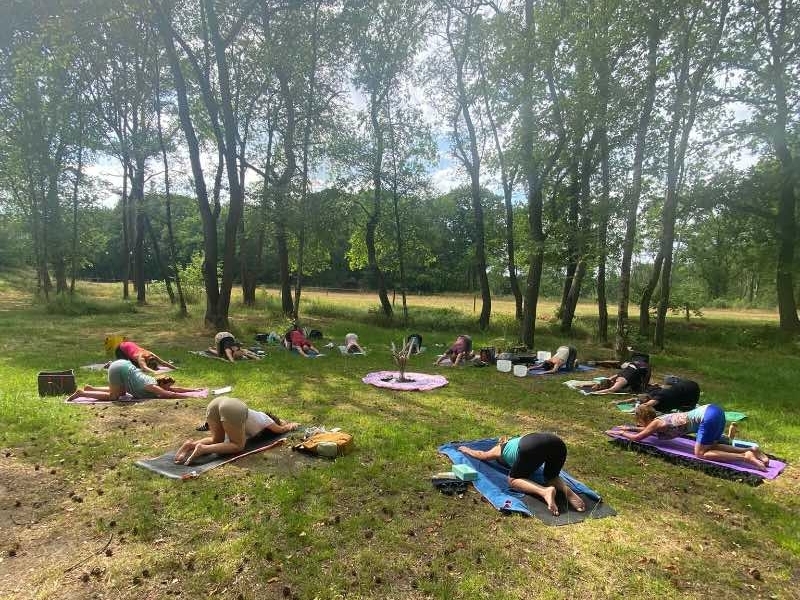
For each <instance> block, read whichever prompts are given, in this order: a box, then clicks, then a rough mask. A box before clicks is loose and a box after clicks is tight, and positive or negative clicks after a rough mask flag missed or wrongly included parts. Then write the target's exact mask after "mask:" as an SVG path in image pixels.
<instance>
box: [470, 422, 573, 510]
mask: <svg viewBox="0 0 800 600" xmlns="http://www.w3.org/2000/svg"><path fill="white" fill-rule="evenodd" d="M458 450H459V451H460V452H463V453H464V454H466V455H467V456H471V457H473V458H477V459H478V460H496V461H498V462H500V463H502V464H504V465H506V466H507V467H509V468H510V469H511V470H510V471H509V473H508V483H509V485H510V486H511V487H512V488H513V489H515V490H517V491H519V492H523V493H525V494H532V495H534V496H538V497H539V498H541V499H542V500H544V502H545V504H547V508H548V509H549V510H550V512H551V513H553V514H554V515H556V516H557V515H558V505H557V504H556V493H557V492H561V493H562V494H564V495H565V496H566V497H567V502H569V504H570V506H572V508H574V509H575V510H577V511H583V510H585V509H586V505H585V504H584V502H583V499H582V498H581V497H580V496H578V494H576V493H575V492H574V491H572V489H570V487H569V486H568V485H567V484H566V483H564V480H563V479H561V477H560V476H559V473H560V472H561V468H562V467H563V466H564V462H565V461H566V459H567V445H566V444H565V443H564V440H562V439H561V438H560V437H558V436H557V435H556V434H554V433H528V434H526V435H523V436H518V437H512V438H510V439H507V438H506V439H504V438H500V443H498V444H497V445H496V446H494V447H493V448H491V449H489V450H486V451H483V450H473V449H472V448H469V447H467V446H459V448H458ZM542 465H544V469H543V476H544V480H545V484H544V485H540V484H538V483H536V482H535V481H533V479H532V478H533V474H534V473H535V472H536V471H537V469H539V467H541V466H542Z"/></svg>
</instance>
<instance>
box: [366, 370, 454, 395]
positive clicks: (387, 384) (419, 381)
mask: <svg viewBox="0 0 800 600" xmlns="http://www.w3.org/2000/svg"><path fill="white" fill-rule="evenodd" d="M398 376H399V372H398V371H376V372H374V373H368V374H367V375H366V377H364V378H363V379H361V381H363V382H364V383H368V384H370V385H374V386H375V387H381V388H388V389H390V390H402V391H407V392H413V391H424V390H432V389H435V388H438V387H442V386H444V385H447V379H445V378H444V377H442V376H441V375H428V374H426V373H406V379H410V380H411V381H404V382H400V381H395V377H398Z"/></svg>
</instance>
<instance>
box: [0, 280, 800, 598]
mask: <svg viewBox="0 0 800 600" xmlns="http://www.w3.org/2000/svg"><path fill="white" fill-rule="evenodd" d="M119 291H120V290H119V288H118V286H108V285H89V284H82V285H81V292H82V300H81V301H80V302H79V303H76V304H77V306H74V307H72V306H69V305H60V306H59V307H58V309H57V310H55V309H54V308H53V307H50V308H48V307H46V306H44V305H42V304H40V303H36V302H32V301H31V297H30V295H29V294H28V293H27V292H26V291H25V290H24V289H22V288H20V286H19V284H18V282H14V281H9V280H8V278H3V277H2V276H0V349H1V350H2V351H1V352H0V377H1V378H2V379H1V381H2V384H0V598H1V599H12V598H13V599H28V598H123V599H143V598H145V599H155V598H169V597H178V598H234V599H238V598H241V599H246V600H249V599H256V598H258V599H263V598H298V599H303V600H305V599H312V598H319V599H338V598H348V599H362V598H363V599H367V598H392V599H400V600H410V599H422V598H442V599H445V598H447V599H449V598H464V599H473V598H491V599H492V600H498V599H505V598H509V599H510V598H622V597H625V598H656V597H658V598H668V599H670V598H707V597H724V598H739V597H749V598H798V597H800V594H798V591H797V590H798V589H800V561H798V555H800V533H798V527H797V524H796V519H797V515H798V514H800V500H798V493H797V492H798V489H799V488H798V483H800V472H799V471H798V469H797V467H796V466H795V465H796V463H797V462H798V460H799V459H800V450H799V449H798V446H797V439H798V436H800V415H799V414H798V398H797V387H796V386H797V384H798V376H797V373H798V372H799V370H800V352H798V350H800V348H799V347H798V341H797V340H796V339H785V338H784V337H782V336H781V335H779V334H778V332H777V327H776V324H775V322H776V317H775V315H774V314H769V313H752V314H751V313H731V312H725V311H714V312H711V311H708V312H706V313H705V316H704V317H703V318H702V319H692V320H691V321H690V322H689V323H686V322H684V321H683V320H682V319H681V318H679V317H675V318H671V319H670V320H669V321H668V336H667V337H668V346H667V348H666V350H665V351H664V352H661V353H658V354H655V355H654V356H653V361H654V364H655V371H656V372H655V379H656V380H660V379H661V378H662V377H663V376H664V375H665V374H668V373H669V374H678V375H682V376H685V377H688V378H692V379H695V380H696V381H698V382H699V383H700V385H701V388H702V389H703V400H704V401H714V402H717V403H719V404H722V405H723V406H724V407H725V408H726V409H729V410H738V411H742V412H745V413H747V414H748V418H747V419H746V420H745V421H744V422H743V423H742V427H741V433H740V436H741V437H745V438H748V439H755V440H758V441H759V442H761V443H762V445H763V447H764V448H765V450H767V451H768V452H770V453H772V454H774V455H777V456H780V457H781V458H783V459H785V460H786V461H787V462H788V463H789V466H788V468H787V470H786V471H785V472H784V473H783V474H782V475H781V476H780V477H778V478H777V479H776V480H774V481H771V482H767V483H765V484H763V485H761V486H759V487H750V486H747V485H744V484H742V483H738V482H733V481H728V480H723V479H718V478H714V477H711V476H709V475H706V474H704V473H701V472H698V471H694V470H690V469H687V468H683V467H679V466H676V465H672V464H669V463H667V462H664V461H662V460H660V459H658V458H656V457H651V456H647V455H640V454H636V453H633V452H628V451H624V450H621V449H618V448H617V447H616V446H614V445H612V444H609V442H608V441H607V440H606V437H605V435H604V434H603V431H604V430H605V429H607V428H608V427H610V426H612V425H615V424H619V423H622V422H625V417H624V415H622V414H621V413H619V412H618V411H616V409H614V408H613V407H610V406H609V405H608V404H607V402H606V401H605V400H603V399H602V398H596V397H591V396H589V397H584V396H581V395H579V394H576V393H575V392H571V391H570V390H568V389H567V388H566V387H565V386H563V385H561V383H560V382H561V381H563V379H564V377H552V378H534V377H528V378H515V377H513V376H511V375H509V374H502V373H498V372H497V371H496V370H494V369H488V368H487V369H478V368H471V367H465V368H458V369H448V368H444V367H433V366H432V364H431V363H432V362H433V360H434V357H435V353H436V350H437V349H438V348H440V346H439V344H442V345H443V344H445V343H447V342H449V341H450V340H451V339H452V338H453V336H454V333H456V332H457V331H458V330H459V329H461V328H464V327H465V325H464V323H465V322H468V321H469V320H470V319H474V317H473V315H472V300H473V299H472V298H471V297H448V298H447V299H446V300H445V299H443V298H429V297H419V296H414V297H410V298H409V301H410V305H411V308H412V319H415V320H414V322H413V324H411V325H409V326H408V327H405V328H403V327H397V326H394V327H393V326H390V325H389V326H387V325H386V324H385V323H383V322H382V319H380V318H379V317H377V316H376V315H375V314H374V308H375V307H376V306H377V298H376V297H374V296H371V295H366V294H339V293H336V294H334V293H325V292H318V293H317V292H307V293H306V294H305V295H304V298H306V299H308V304H307V305H304V314H305V315H306V316H305V318H304V323H305V324H306V325H308V326H310V327H313V328H316V329H320V330H322V331H323V333H324V334H325V336H326V339H325V340H324V341H323V343H325V342H327V341H328V339H332V340H341V339H342V338H343V337H344V334H345V333H346V332H347V331H351V330H353V331H357V332H358V333H359V336H360V339H361V341H362V342H364V343H365V344H366V346H367V348H368V351H369V352H368V355H367V356H365V357H345V356H341V355H339V354H338V352H336V354H330V353H329V354H328V355H327V356H325V357H323V358H319V359H315V360H305V359H301V358H299V357H297V356H295V355H292V354H290V353H288V352H286V351H280V350H277V349H274V348H272V349H268V356H267V358H265V359H264V360H262V361H259V362H251V363H242V364H236V365H230V364H226V363H223V362H221V361H213V360H208V359H202V358H198V357H195V356H193V355H190V354H189V353H188V351H189V350H195V349H201V348H203V347H205V346H207V345H208V343H209V341H210V339H211V337H212V335H213V332H209V331H206V330H205V329H204V328H203V327H202V307H199V306H192V307H191V315H190V317H189V318H188V319H185V320H180V319H178V318H177V317H176V316H175V311H174V310H173V309H172V308H171V307H170V306H169V305H168V304H166V303H164V302H163V301H161V300H160V299H153V301H152V303H151V304H149V305H148V306H145V307H133V306H130V305H128V304H125V303H121V302H119V300H118V296H119ZM274 299H275V292H274V291H270V292H269V293H268V295H267V305H268V306H269V307H273V306H274V305H275V301H274ZM261 300H262V302H261V308H260V309H247V308H244V307H242V306H240V305H239V304H236V305H235V306H234V310H233V314H232V323H233V324H232V328H233V330H234V332H235V333H236V334H237V335H239V336H240V337H241V338H242V339H252V334H253V333H255V332H259V331H270V330H271V329H276V330H280V329H282V328H283V327H285V320H284V319H283V318H282V317H281V316H279V315H276V314H275V312H274V311H273V310H270V309H265V308H264V302H263V300H264V296H263V295H262V297H261ZM397 303H398V305H399V297H398V298H397ZM553 308H554V306H553V305H547V304H544V305H540V310H539V315H540V319H541V321H540V325H537V337H536V339H537V349H545V348H546V349H550V350H552V349H553V348H554V347H555V346H556V345H558V343H559V342H561V341H568V342H569V343H570V344H572V345H575V346H577V347H578V348H579V350H580V355H581V357H582V358H584V359H586V358H604V357H610V350H608V349H607V348H602V347H600V346H598V345H597V344H596V342H595V341H594V339H593V331H594V327H595V325H594V321H593V318H592V313H593V308H592V307H591V306H582V307H581V309H580V310H579V318H578V320H577V323H576V331H575V333H574V334H573V335H572V336H571V337H570V338H569V339H568V340H564V339H563V338H561V337H559V336H558V334H557V327H556V326H555V325H553V324H551V323H550V322H549V321H548V317H549V315H550V314H552V311H553ZM510 310H511V304H510V303H508V302H503V301H502V300H499V301H495V302H494V313H493V314H495V315H497V318H496V319H494V321H496V322H497V325H496V326H495V328H494V329H492V330H491V331H490V332H487V333H485V334H480V333H478V332H474V331H473V332H472V333H473V334H474V335H473V338H474V340H475V344H476V345H477V346H483V345H487V344H490V343H495V342H496V341H497V339H498V338H506V339H507V340H509V342H512V341H513V339H512V338H514V337H515V335H516V331H515V330H514V327H513V323H511V319H510V316H509V315H510ZM462 311H463V313H464V314H461V313H462ZM65 313H70V314H69V315H67V314H65ZM503 313H505V314H503ZM430 315H433V317H431V316H430ZM426 319H428V320H426ZM431 319H433V320H434V321H435V324H436V327H435V328H434V327H433V326H431V325H430V322H431ZM409 331H419V332H420V333H422V334H423V336H424V338H425V340H424V341H425V345H426V346H427V347H428V349H427V351H426V353H425V354H423V355H421V356H419V357H417V358H415V359H413V364H412V365H411V369H412V370H415V371H423V372H428V373H440V374H443V375H445V376H446V377H447V378H448V379H449V385H447V386H446V387H444V388H440V389H438V390H433V391H430V392H424V393H412V392H408V393H397V392H389V391H386V390H381V389H377V388H372V387H368V386H366V385H364V384H362V383H361V378H362V377H363V376H364V375H365V374H366V373H368V372H370V371H375V370H382V369H389V368H391V358H390V354H389V344H390V342H391V341H396V342H397V341H399V340H400V339H402V337H403V336H404V335H405V334H407V333H409ZM113 333H123V334H126V335H128V336H130V337H131V338H132V339H134V340H136V341H138V342H140V343H141V344H142V345H144V346H145V347H151V348H153V349H154V350H155V351H156V352H157V353H158V354H160V355H161V356H163V357H164V358H168V359H175V360H177V361H178V363H179V367H180V370H179V371H178V372H177V379H178V382H179V383H181V384H189V385H202V386H207V387H211V388H215V387H220V386H223V385H232V386H233V388H234V391H233V395H235V396H237V397H240V398H242V399H245V400H246V401H247V402H248V404H250V405H251V406H252V407H253V408H256V409H260V410H270V411H274V412H276V413H277V414H279V415H280V416H282V417H285V418H288V419H290V420H296V421H300V422H301V423H303V424H304V425H309V426H310V425H325V426H327V427H329V428H330V427H335V426H339V427H342V428H343V429H345V430H346V431H349V432H350V433H352V434H353V435H354V437H355V442H356V447H355V449H354V451H353V452H352V453H351V454H349V455H347V456H345V457H343V458H340V459H338V460H336V461H335V462H328V461H324V460H322V459H320V460H313V459H304V458H302V457H298V456H296V455H295V454H293V453H292V452H291V451H290V450H289V449H288V448H286V447H282V448H279V449H276V450H271V451H268V452H266V453H263V454H260V455H256V456H254V457H251V458H247V459H244V460H242V461H240V462H239V463H237V464H234V465H229V466H225V467H223V468H220V469H217V470H215V471H211V472H209V473H207V474H204V475H203V476H202V477H200V478H198V479H194V480H189V481H186V482H180V481H179V482H176V481H173V480H169V479H166V478H162V477H159V476H156V475H153V474H151V473H149V472H147V471H144V470H142V469H140V468H138V467H136V466H135V465H134V462H135V461H136V460H137V459H139V458H145V457H152V456H156V455H159V454H161V453H163V452H165V451H167V450H170V449H174V448H176V447H177V446H178V445H179V444H180V443H181V442H182V441H183V440H184V439H186V438H187V437H192V436H198V435H199V434H198V433H197V432H195V431H194V428H195V426H197V425H198V424H200V423H201V422H202V420H203V415H204V413H203V409H204V407H205V404H206V402H207V401H206V400H202V399H196V400H195V399H192V400H186V401H183V400H182V401H179V402H176V401H167V400H153V401H148V402H143V403H141V404H137V405H124V406H121V405H112V406H107V407H106V406H102V407H100V406H96V407H92V406H73V405H67V404H64V403H63V399H62V398H54V397H51V398H41V399H40V398H39V397H38V395H37V392H36V373H37V372H38V371H40V370H44V369H60V368H75V369H76V373H77V376H78V383H79V384H81V385H82V384H85V383H94V384H99V383H102V379H103V375H102V374H101V373H97V372H91V371H85V370H81V369H79V368H78V367H79V366H80V365H84V364H88V363H94V362H98V361H101V360H103V359H104V358H105V357H104V355H103V348H102V342H103V339H104V337H105V336H106V335H108V334H113ZM535 430H548V431H554V432H556V433H558V434H559V435H561V436H562V437H563V438H564V439H565V440H566V442H567V444H568V447H569V456H568V458H567V468H568V469H569V470H570V472H571V473H572V474H573V475H575V476H576V477H578V478H579V479H581V480H582V481H584V482H585V483H587V484H588V485H589V486H591V487H592V488H594V489H595V490H597V491H598V492H600V493H601V494H602V496H603V497H604V500H605V501H606V502H607V503H608V504H609V505H611V506H612V507H614V508H615V509H616V510H617V512H618V513H619V514H618V516H616V517H611V518H606V519H599V520H588V521H586V522H584V523H581V524H576V525H571V526H566V527H558V528H556V527H547V526H545V525H543V524H542V523H541V522H540V521H538V520H536V519H526V518H523V517H520V516H513V515H510V516H509V515H502V514H500V513H498V512H497V511H495V510H494V509H493V508H491V506H490V505H489V504H487V503H486V502H484V501H483V500H482V499H481V497H480V496H479V495H478V494H477V493H476V492H475V491H474V490H472V489H470V490H469V491H468V492H467V493H466V494H464V496H463V497H457V496H452V497H451V496H445V495H442V494H440V493H439V492H436V491H435V490H434V489H433V488H432V487H431V485H430V483H429V477H430V476H431V475H432V474H433V473H435V472H438V471H442V470H447V469H448V468H449V461H447V460H446V459H445V458H444V457H442V456H440V455H439V454H437V451H436V448H437V446H439V445H440V444H442V443H444V442H447V441H451V440H457V439H473V438H479V437H489V436H493V435H499V434H516V433H523V432H526V431H535Z"/></svg>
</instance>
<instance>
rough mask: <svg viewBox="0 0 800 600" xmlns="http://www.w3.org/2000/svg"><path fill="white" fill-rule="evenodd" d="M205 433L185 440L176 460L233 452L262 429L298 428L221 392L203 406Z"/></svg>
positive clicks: (184, 461) (177, 461)
mask: <svg viewBox="0 0 800 600" xmlns="http://www.w3.org/2000/svg"><path fill="white" fill-rule="evenodd" d="M206 422H207V423H208V430H209V434H210V435H208V436H206V437H204V438H202V439H199V440H186V441H185V442H184V443H183V445H182V446H181V447H180V448H179V449H178V451H177V452H176V453H175V462H176V463H184V464H187V465H188V464H191V462H192V461H193V460H194V459H195V458H197V457H199V456H203V455H204V454H234V453H236V452H241V451H242V450H243V449H244V446H245V444H246V443H247V440H248V438H251V437H254V436H257V435H259V434H260V433H263V432H264V430H268V431H271V432H273V433H286V432H288V431H293V430H295V429H297V428H298V427H299V426H300V425H299V424H297V423H284V422H283V421H281V420H280V419H278V418H277V417H274V416H272V415H270V414H269V413H265V412H261V411H257V410H251V409H249V408H247V405H246V404H245V403H244V402H242V401H241V400H239V399H238V398H230V397H228V396H220V397H219V398H214V399H213V400H212V401H211V403H210V404H209V405H208V407H207V408H206Z"/></svg>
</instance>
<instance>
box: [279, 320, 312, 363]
mask: <svg viewBox="0 0 800 600" xmlns="http://www.w3.org/2000/svg"><path fill="white" fill-rule="evenodd" d="M286 337H287V338H288V340H289V343H290V344H291V346H292V348H291V349H292V350H294V351H296V352H297V353H298V354H299V355H300V356H306V357H314V356H317V354H319V350H317V349H316V348H315V347H314V345H313V344H312V343H311V342H309V341H308V340H307V339H306V336H305V334H304V333H303V330H302V329H300V326H299V325H295V326H294V327H292V329H291V330H290V331H289V333H288V334H286Z"/></svg>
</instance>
